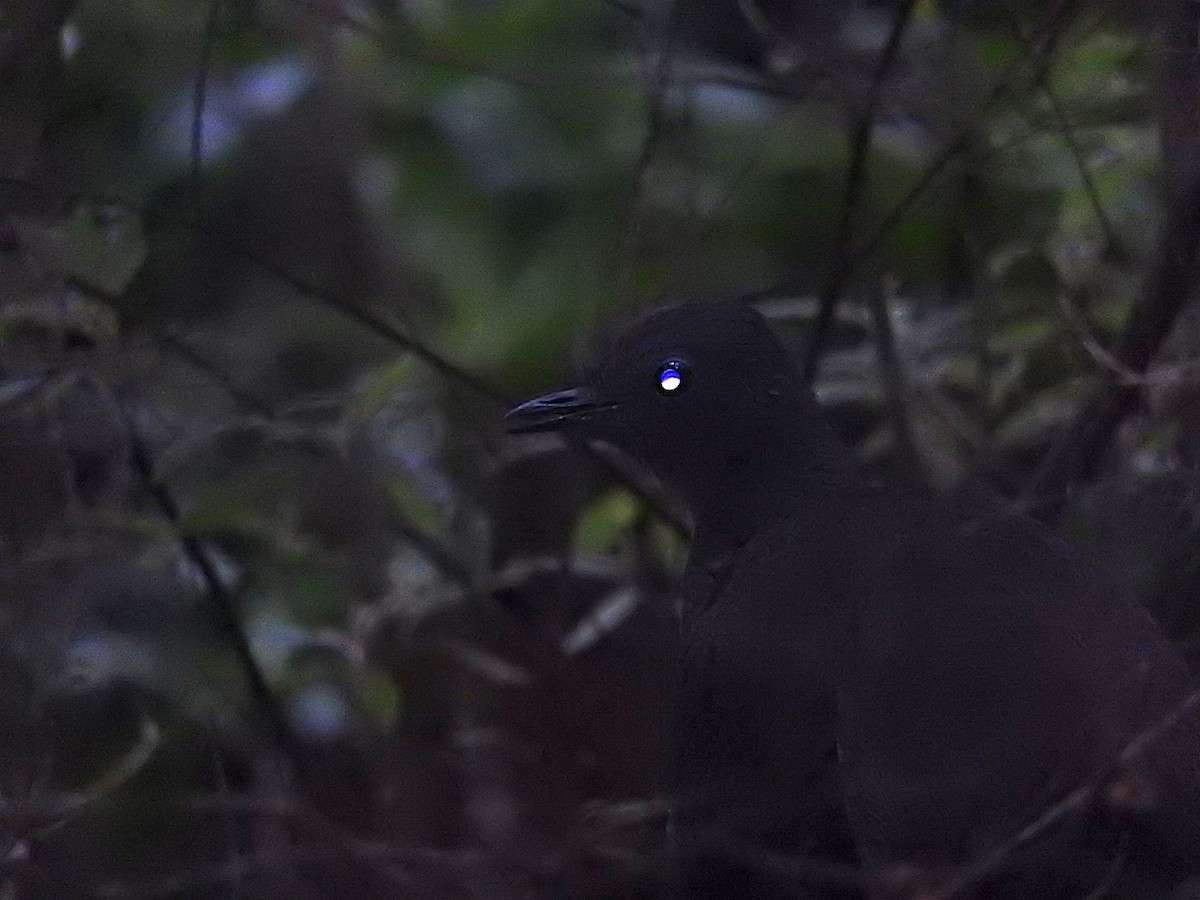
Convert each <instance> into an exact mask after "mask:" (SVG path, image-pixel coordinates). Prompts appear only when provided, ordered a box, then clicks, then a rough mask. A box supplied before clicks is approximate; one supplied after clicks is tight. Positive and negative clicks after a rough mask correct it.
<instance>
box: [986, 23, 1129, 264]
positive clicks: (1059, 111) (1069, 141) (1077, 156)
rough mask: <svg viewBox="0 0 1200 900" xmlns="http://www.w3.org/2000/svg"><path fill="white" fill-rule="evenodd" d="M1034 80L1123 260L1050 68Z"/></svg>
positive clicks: (1015, 27) (1016, 30) (1017, 31)
mask: <svg viewBox="0 0 1200 900" xmlns="http://www.w3.org/2000/svg"><path fill="white" fill-rule="evenodd" d="M1000 8H1001V9H1002V10H1003V11H1004V12H1005V14H1006V18H1007V19H1008V24H1009V28H1010V29H1011V30H1012V32H1013V35H1014V36H1015V37H1016V38H1017V40H1019V41H1021V42H1022V43H1023V44H1024V45H1025V47H1026V52H1027V53H1028V52H1030V51H1031V50H1032V48H1031V47H1030V46H1029V39H1028V37H1027V36H1026V34H1025V32H1024V30H1023V29H1022V28H1021V24H1020V23H1019V22H1018V21H1017V20H1016V18H1015V16H1013V14H1012V11H1011V10H1009V9H1008V7H1007V6H1006V5H1004V4H1001V6H1000ZM1033 77H1034V81H1035V82H1036V84H1037V86H1038V89H1039V90H1040V91H1041V92H1042V93H1043V94H1044V95H1045V97H1046V101H1047V102H1048V103H1049V104H1050V111H1051V112H1052V113H1053V114H1054V119H1055V121H1056V122H1057V123H1058V129H1059V130H1058V135H1059V137H1061V138H1062V141H1063V143H1064V144H1065V145H1066V147H1067V150H1068V151H1070V153H1071V157H1072V159H1074V161H1075V169H1076V171H1078V172H1079V181H1080V184H1081V185H1082V186H1083V192H1084V194H1085V195H1086V196H1087V198H1088V203H1089V204H1091V207H1092V212H1093V213H1094V214H1095V216H1096V222H1097V223H1098V224H1099V225H1100V230H1101V231H1102V232H1103V233H1104V242H1105V244H1107V246H1108V249H1109V250H1110V251H1111V252H1112V253H1114V254H1115V255H1116V256H1117V258H1124V257H1125V256H1126V253H1125V249H1124V246H1123V244H1122V242H1121V239H1120V237H1119V236H1118V235H1117V231H1116V229H1115V228H1114V227H1113V224H1112V220H1111V219H1110V218H1109V215H1108V210H1106V209H1105V208H1104V203H1103V201H1102V200H1101V199H1100V192H1099V190H1098V189H1097V188H1096V182H1095V180H1094V179H1093V178H1092V172H1091V170H1090V169H1089V168H1088V164H1087V157H1086V156H1085V155H1084V152H1083V148H1082V147H1081V146H1079V141H1078V140H1076V138H1075V126H1074V125H1073V124H1072V123H1071V121H1070V119H1069V118H1068V116H1067V113H1066V110H1065V109H1064V108H1063V105H1062V102H1061V101H1060V100H1059V97H1058V92H1057V91H1055V90H1054V86H1053V85H1052V84H1051V83H1050V78H1049V67H1048V66H1047V67H1046V68H1042V69H1035V71H1034V73H1033Z"/></svg>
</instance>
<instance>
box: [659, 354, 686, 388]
mask: <svg viewBox="0 0 1200 900" xmlns="http://www.w3.org/2000/svg"><path fill="white" fill-rule="evenodd" d="M683 380H684V367H683V363H681V362H678V361H676V360H672V361H670V362H668V363H664V364H663V365H662V367H661V368H660V369H659V370H658V389H659V390H660V391H662V392H663V393H664V394H674V393H675V392H676V391H678V390H679V389H680V388H682V387H683Z"/></svg>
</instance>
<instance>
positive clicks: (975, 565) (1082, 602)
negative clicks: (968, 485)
mask: <svg viewBox="0 0 1200 900" xmlns="http://www.w3.org/2000/svg"><path fill="white" fill-rule="evenodd" d="M507 422H508V427H509V430H510V431H512V432H515V433H525V432H536V431H557V432H561V433H564V434H566V435H569V436H571V437H572V438H573V439H580V440H596V441H601V442H605V443H607V444H609V445H611V446H613V447H615V448H616V449H618V450H619V451H621V452H623V453H624V454H626V455H627V456H628V457H630V458H631V459H633V460H634V461H635V462H637V463H639V464H641V465H643V466H645V467H646V468H648V469H649V470H650V471H651V472H652V473H653V474H654V475H655V476H656V477H657V478H658V479H659V480H660V481H661V482H662V483H664V484H665V485H666V486H667V487H668V488H669V489H670V490H672V491H673V492H674V493H676V494H677V495H678V496H679V498H680V499H681V500H682V501H683V502H684V503H685V504H686V505H687V507H688V508H689V509H690V512H691V517H692V521H693V528H692V535H691V546H690V551H689V555H688V560H687V563H686V566H685V569H684V573H683V576H682V581H681V587H680V592H681V595H682V602H681V615H680V623H679V631H680V633H679V641H678V651H677V653H678V657H677V659H676V660H675V677H674V685H673V700H672V706H673V712H672V715H673V722H672V778H671V784H670V792H671V798H670V800H671V813H670V829H671V834H672V839H673V841H674V843H675V846H676V848H677V851H678V857H679V861H680V869H681V872H682V877H683V882H684V885H685V888H686V890H687V891H688V892H689V894H690V895H691V896H695V897H707V898H714V900H715V898H740V897H746V898H749V897H827V896H845V895H847V894H848V893H849V894H853V893H856V892H863V893H871V894H873V895H886V894H888V893H889V892H890V893H891V894H893V895H895V896H918V895H922V896H934V897H937V896H943V895H944V896H947V897H948V896H951V895H953V896H981V897H989V898H1009V897H1012V898H1018V897H1022V898H1028V897H1062V898H1070V897H1080V898H1082V897H1085V896H1089V895H1092V894H1093V893H1094V892H1098V891H1100V890H1102V889H1107V890H1111V891H1117V890H1118V884H1120V885H1125V886H1127V889H1128V890H1129V891H1130V892H1131V893H1130V894H1129V895H1130V896H1132V895H1133V893H1134V892H1136V891H1137V890H1141V889H1142V886H1144V884H1146V883H1149V882H1155V883H1157V881H1155V880H1156V879H1158V880H1161V881H1164V882H1165V881H1166V880H1168V879H1171V878H1175V877H1181V876H1179V874H1178V872H1179V871H1180V870H1182V869H1183V868H1185V867H1186V865H1187V862H1188V860H1189V859H1190V858H1191V856H1192V855H1194V854H1195V855H1200V854H1196V851H1197V850H1200V840H1198V839H1196V837H1195V832H1196V829H1197V826H1198V825H1200V726H1198V725H1197V720H1196V716H1195V714H1194V708H1195V706H1196V705H1197V702H1196V697H1195V696H1194V695H1193V693H1192V692H1193V691H1194V690H1195V684H1194V681H1193V678H1192V675H1191V673H1190V672H1189V670H1188V667H1187V665H1186V663H1185V661H1184V659H1183V657H1182V655H1181V654H1180V653H1179V651H1178V650H1177V649H1176V648H1175V647H1174V645H1173V644H1172V643H1171V641H1170V640H1169V638H1168V637H1167V636H1166V634H1165V633H1164V632H1163V631H1162V630H1161V629H1160V628H1159V627H1158V626H1157V625H1156V624H1155V622H1154V621H1153V619H1152V618H1151V616H1150V615H1149V613H1148V612H1146V611H1145V610H1144V609H1143V608H1142V607H1141V606H1140V605H1139V604H1138V603H1137V602H1136V601H1134V600H1132V599H1130V598H1127V597H1124V596H1121V595H1119V594H1118V593H1117V592H1115V591H1113V590H1111V589H1110V585H1109V584H1107V583H1106V581H1105V580H1104V579H1103V578H1102V577H1101V576H1100V575H1099V574H1098V573H1097V572H1096V571H1094V570H1093V569H1092V568H1091V567H1090V565H1089V563H1088V562H1086V561H1085V559H1084V558H1083V557H1082V555H1081V554H1080V553H1079V552H1078V551H1076V550H1075V549H1074V548H1072V547H1071V546H1070V545H1069V544H1068V543H1067V542H1066V541H1064V540H1063V539H1061V538H1060V537H1058V536H1057V535H1056V534H1054V533H1053V532H1052V531H1050V530H1049V529H1048V528H1046V527H1044V526H1043V525H1041V524H1039V523H1037V522H1035V521H1034V520H1032V519H1031V518H1027V517H1025V516H1022V515H1019V514H1017V513H1014V512H1012V511H1010V510H1008V509H1006V508H1005V507H1004V506H1003V505H1002V504H1001V503H1000V502H998V501H993V500H991V499H989V498H986V497H983V496H982V495H980V494H979V493H976V492H970V491H964V492H959V493H958V494H956V495H950V496H947V495H940V494H937V493H934V492H933V491H931V490H926V489H923V488H919V487H911V486H904V485H882V486H880V485H876V484H874V483H872V482H870V481H868V480H867V479H866V478H864V476H863V475H862V474H861V473H860V472H859V471H858V467H857V466H856V465H855V463H854V460H853V456H852V453H851V451H850V450H849V449H848V448H847V447H846V445H844V444H843V443H842V442H841V441H840V440H839V439H838V438H837V436H836V435H835V433H834V431H833V429H832V428H831V426H830V424H829V423H828V422H827V421H826V419H825V417H824V415H823V413H822V411H821V408H820V406H819V404H818V402H817V400H816V398H815V396H814V394H813V392H812V391H811V390H810V388H809V387H808V386H807V385H806V384H805V383H804V381H803V379H802V378H801V376H800V374H799V372H798V370H797V368H796V366H795V364H794V362H793V360H792V359H791V357H790V356H789V354H788V353H787V351H786V350H785V349H784V347H783V346H782V344H781V343H780V342H779V340H778V339H777V338H776V336H775V335H774V333H773V332H772V330H771V327H770V325H769V323H768V322H767V321H766V319H765V318H764V317H763V316H762V315H761V314H760V313H759V312H757V311H756V310H754V309H753V308H752V307H751V306H750V305H748V304H746V303H744V302H741V301H739V300H736V299H733V300H729V299H727V300H719V301H706V300H692V301H685V302H682V303H676V304H671V305H668V306H664V307H661V308H657V309H654V310H651V311H649V312H646V313H644V314H643V315H641V316H640V317H638V318H637V319H635V320H634V321H633V322H632V323H630V324H629V325H628V326H627V327H626V328H625V329H624V330H623V331H621V332H620V333H619V335H618V337H617V338H616V340H615V341H614V342H613V344H612V346H611V347H610V348H609V350H608V351H607V352H606V353H605V354H604V355H603V357H602V358H601V360H600V361H599V364H598V365H597V366H596V367H595V368H594V369H593V370H592V372H591V373H590V374H589V375H588V376H587V377H586V378H585V379H584V380H583V382H582V383H581V384H579V385H578V386H576V387H573V388H570V389H566V390H560V391H556V392H554V393H550V394H546V395H543V396H540V397H537V398H535V399H532V400H529V401H526V402H524V403H521V404H519V405H517V406H515V407H513V408H512V409H511V410H510V411H509V412H508V413H507ZM1155 823H1157V824H1155ZM847 859H852V860H854V861H855V864H856V865H857V866H858V869H859V871H860V872H861V873H862V874H861V880H858V881H856V880H854V879H852V878H848V877H846V871H845V866H843V865H837V863H839V862H845V861H846V860H847ZM942 890H944V891H945V892H946V893H945V894H940V893H939V891H942ZM1114 895H1115V894H1114Z"/></svg>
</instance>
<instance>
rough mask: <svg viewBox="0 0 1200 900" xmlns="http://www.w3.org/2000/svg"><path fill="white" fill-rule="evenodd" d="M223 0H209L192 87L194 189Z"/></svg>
mask: <svg viewBox="0 0 1200 900" xmlns="http://www.w3.org/2000/svg"><path fill="white" fill-rule="evenodd" d="M220 11H221V0H209V4H208V15H207V16H206V17H205V22H204V34H203V36H202V37H201V39H200V61H199V63H198V64H197V66H196V84H195V86H194V87H193V88H192V146H191V162H192V189H193V190H196V191H198V190H199V189H200V178H201V175H202V174H203V166H204V105H205V102H206V100H207V96H208V71H209V66H210V64H211V62H212V51H213V45H214V44H215V43H216V39H217V21H218V18H219V15H220Z"/></svg>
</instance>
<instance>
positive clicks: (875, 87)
mask: <svg viewBox="0 0 1200 900" xmlns="http://www.w3.org/2000/svg"><path fill="white" fill-rule="evenodd" d="M914 6H916V0H902V2H901V3H900V5H899V7H898V8H897V9H896V17H895V19H894V20H893V21H892V30H891V32H890V33H889V34H888V39H887V43H886V44H885V45H884V47H883V51H882V52H881V53H880V54H879V64H878V65H877V66H876V67H875V74H874V77H873V78H872V80H871V90H870V91H869V92H868V94H867V102H866V106H865V107H864V109H863V111H862V115H861V116H860V118H859V120H858V125H857V126H856V127H855V129H854V136H853V139H852V140H851V144H850V169H849V171H848V172H847V173H846V192H845V196H844V197H843V198H842V217H841V220H840V221H839V222H838V229H837V237H836V239H835V240H836V244H835V247H836V250H835V251H834V253H835V256H834V264H833V267H832V268H831V269H830V273H829V275H828V277H827V278H826V279H825V283H824V285H823V286H822V288H821V292H820V295H819V296H820V308H819V309H818V311H817V318H816V321H814V322H813V330H812V336H811V337H810V339H809V344H808V349H807V351H806V352H805V354H804V364H803V374H804V379H805V381H808V382H809V383H811V382H812V380H813V379H814V378H815V377H816V374H817V364H818V360H819V359H820V355H821V345H822V344H823V343H824V341H825V333H826V332H827V331H828V330H829V326H830V325H831V324H832V323H833V314H834V312H835V311H836V307H837V302H838V299H839V297H840V296H841V293H842V290H843V289H844V287H845V284H846V280H847V278H848V277H849V275H850V271H851V266H850V257H851V252H852V251H851V247H852V244H853V241H854V222H855V219H857V218H858V206H859V203H860V202H861V199H862V188H863V178H864V174H865V171H866V164H867V154H868V152H869V151H870V148H871V133H872V131H873V130H874V128H875V116H876V114H877V113H878V110H879V103H880V99H881V98H882V96H883V87H884V85H885V84H886V83H887V79H888V75H889V74H890V73H891V70H892V66H893V64H894V63H895V61H896V56H897V54H898V52H899V50H900V44H901V42H902V41H903V38H904V32H905V29H906V28H907V27H908V22H909V19H910V18H912V11H913V7H914Z"/></svg>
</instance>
